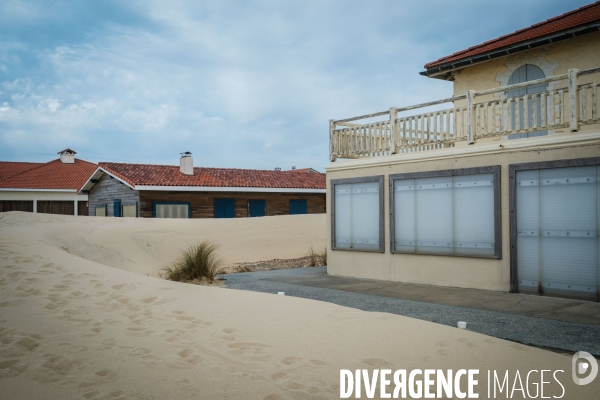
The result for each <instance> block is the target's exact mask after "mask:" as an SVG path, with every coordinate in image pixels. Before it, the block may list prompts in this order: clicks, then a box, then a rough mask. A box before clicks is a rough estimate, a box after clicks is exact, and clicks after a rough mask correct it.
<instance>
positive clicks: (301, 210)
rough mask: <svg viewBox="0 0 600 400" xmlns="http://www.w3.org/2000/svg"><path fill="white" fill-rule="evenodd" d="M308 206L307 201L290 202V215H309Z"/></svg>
mask: <svg viewBox="0 0 600 400" xmlns="http://www.w3.org/2000/svg"><path fill="white" fill-rule="evenodd" d="M307 213H308V205H307V201H306V200H290V214H307Z"/></svg>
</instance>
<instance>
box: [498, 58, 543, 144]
mask: <svg viewBox="0 0 600 400" xmlns="http://www.w3.org/2000/svg"><path fill="white" fill-rule="evenodd" d="M543 78H545V76H544V72H543V71H542V70H541V69H540V68H539V67H537V66H535V65H532V64H525V65H522V66H520V67H519V68H517V69H516V70H515V72H513V73H512V75H511V76H510V78H509V80H508V83H507V84H508V85H514V84H517V83H523V82H528V81H533V80H536V79H543ZM546 90H547V88H546V85H545V84H541V85H535V86H528V87H525V88H521V89H516V90H509V91H507V92H506V97H508V98H515V97H521V96H524V95H526V94H534V93H541V92H545V91H546ZM541 104H542V101H541V100H540V99H538V101H537V109H536V110H535V113H534V110H533V109H534V106H533V100H532V99H531V98H529V99H528V100H527V110H528V111H527V116H526V115H525V104H524V101H521V102H520V104H519V109H518V110H517V106H516V103H511V107H512V108H511V115H512V121H511V128H512V129H524V128H525V117H527V126H529V127H531V126H533V117H534V115H537V118H536V119H537V121H536V124H537V126H541V125H542V111H543V110H542V108H541ZM544 112H545V110H544ZM516 114H519V121H520V122H519V126H518V127H517V122H516V121H517V120H516ZM547 134H548V131H535V132H523V133H514V134H512V135H508V139H521V138H526V137H534V136H544V135H547Z"/></svg>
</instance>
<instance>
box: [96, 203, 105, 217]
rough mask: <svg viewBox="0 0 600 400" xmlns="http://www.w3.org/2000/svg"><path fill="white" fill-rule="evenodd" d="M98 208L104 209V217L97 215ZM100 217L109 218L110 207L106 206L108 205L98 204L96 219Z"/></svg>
mask: <svg viewBox="0 0 600 400" xmlns="http://www.w3.org/2000/svg"><path fill="white" fill-rule="evenodd" d="M98 208H104V215H98V214H97V213H96V210H97V209H98ZM98 216H100V217H108V207H107V206H106V204H97V205H96V206H95V207H94V217H98Z"/></svg>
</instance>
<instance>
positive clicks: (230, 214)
mask: <svg viewBox="0 0 600 400" xmlns="http://www.w3.org/2000/svg"><path fill="white" fill-rule="evenodd" d="M215 218H235V199H215Z"/></svg>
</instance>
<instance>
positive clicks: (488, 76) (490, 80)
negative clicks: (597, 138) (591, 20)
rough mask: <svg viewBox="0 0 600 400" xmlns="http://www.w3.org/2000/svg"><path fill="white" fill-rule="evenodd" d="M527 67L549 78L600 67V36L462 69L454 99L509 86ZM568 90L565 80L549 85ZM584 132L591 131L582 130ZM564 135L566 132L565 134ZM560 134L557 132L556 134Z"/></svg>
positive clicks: (590, 78)
mask: <svg viewBox="0 0 600 400" xmlns="http://www.w3.org/2000/svg"><path fill="white" fill-rule="evenodd" d="M524 64H533V65H536V66H538V67H539V68H540V69H541V70H542V71H543V72H544V74H545V76H546V77H549V76H554V75H560V74H564V73H567V72H568V70H569V69H570V68H577V69H579V70H584V69H590V68H595V67H600V32H594V33H589V34H586V35H583V36H578V37H575V38H571V39H567V40H563V41H560V42H557V43H552V44H549V45H546V46H542V47H539V48H535V49H533V50H530V51H525V52H521V53H517V54H514V55H510V56H506V57H502V58H497V59H494V60H490V61H486V62H483V63H481V64H476V65H473V66H470V67H466V68H463V69H461V70H460V73H459V74H458V75H455V76H454V96H460V95H464V94H465V93H466V92H467V90H475V91H478V90H484V89H491V88H496V87H500V86H506V84H507V82H508V79H509V77H510V75H511V74H512V73H513V72H514V71H515V70H516V69H517V68H519V67H520V66H522V65H524ZM599 77H600V74H598V73H596V74H590V75H586V76H581V77H579V78H578V83H579V84H582V83H588V82H594V81H596V82H597V81H598V80H599ZM566 87H567V81H566V80H562V81H559V82H553V83H551V84H549V89H552V88H555V89H559V88H566ZM499 96H503V93H497V94H494V95H489V96H482V97H479V96H478V97H476V98H475V101H476V102H477V103H479V102H483V101H488V100H493V99H494V98H499ZM565 99H566V97H565ZM465 104H466V100H461V101H457V102H455V106H456V107H458V106H460V107H462V106H464V105H465ZM582 129H583V130H589V129H592V128H590V127H582ZM564 131H565V132H566V130H564ZM560 132H561V131H560V130H557V133H560ZM551 133H553V132H551Z"/></svg>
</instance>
